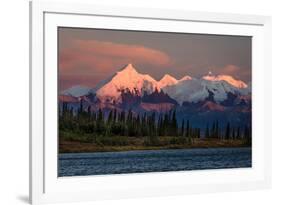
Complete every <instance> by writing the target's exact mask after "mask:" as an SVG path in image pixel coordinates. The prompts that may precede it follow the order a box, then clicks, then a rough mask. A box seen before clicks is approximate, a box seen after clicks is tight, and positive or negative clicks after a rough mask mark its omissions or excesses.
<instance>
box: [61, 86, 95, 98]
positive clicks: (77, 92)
mask: <svg viewBox="0 0 281 205" xmlns="http://www.w3.org/2000/svg"><path fill="white" fill-rule="evenodd" d="M90 90H91V88H88V87H86V86H80V85H76V86H73V87H71V88H69V89H66V90H64V91H62V92H61V93H60V94H61V95H68V96H73V97H80V96H84V95H87V94H88V93H89V92H90Z"/></svg>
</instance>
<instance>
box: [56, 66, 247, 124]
mask: <svg viewBox="0 0 281 205" xmlns="http://www.w3.org/2000/svg"><path fill="white" fill-rule="evenodd" d="M59 101H60V103H63V102H67V103H68V104H69V106H71V107H73V108H74V109H77V108H78V107H79V105H80V103H81V102H83V106H84V109H88V108H90V109H91V110H93V111H95V110H97V109H102V110H105V111H106V110H112V109H117V110H120V111H121V110H129V109H131V110H133V111H134V112H136V113H141V112H157V113H161V112H167V111H170V110H172V109H176V110H177V112H178V113H179V115H178V116H179V118H186V117H187V118H193V120H194V121H198V123H199V124H200V123H201V122H203V121H204V119H203V118H206V117H207V118H214V119H222V120H225V119H224V118H227V119H226V120H231V121H235V122H236V124H237V123H240V122H243V121H245V120H248V119H250V117H251V85H250V84H246V83H245V82H243V81H242V80H238V79H235V78H234V77H232V76H230V75H217V76H215V75H212V74H211V73H209V74H207V75H205V76H203V77H201V78H193V77H191V76H189V75H186V76H184V77H182V78H181V79H176V78H174V77H173V76H171V75H169V74H165V75H164V76H163V78H162V79H160V80H159V81H157V80H155V79H154V78H153V77H151V76H150V75H148V74H142V73H139V72H138V71H137V69H136V68H135V67H134V66H133V65H132V64H128V65H126V66H125V67H124V68H122V69H121V70H119V71H118V72H116V73H115V74H113V75H112V76H110V77H108V78H107V79H105V80H103V81H101V82H100V83H98V84H97V85H96V86H95V87H94V88H89V87H85V86H80V85H76V86H74V87H71V88H69V89H67V90H64V91H62V92H61V93H60V95H59ZM230 117H231V119H230ZM243 123H244V122H243Z"/></svg>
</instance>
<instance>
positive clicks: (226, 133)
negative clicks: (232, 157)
mask: <svg viewBox="0 0 281 205" xmlns="http://www.w3.org/2000/svg"><path fill="white" fill-rule="evenodd" d="M229 138H230V124H229V122H228V123H227V125H226V129H225V139H227V140H229Z"/></svg>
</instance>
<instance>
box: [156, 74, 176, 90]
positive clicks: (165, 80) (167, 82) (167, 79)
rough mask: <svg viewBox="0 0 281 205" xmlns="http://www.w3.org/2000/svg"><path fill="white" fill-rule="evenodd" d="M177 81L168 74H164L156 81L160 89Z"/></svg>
mask: <svg viewBox="0 0 281 205" xmlns="http://www.w3.org/2000/svg"><path fill="white" fill-rule="evenodd" d="M178 82H179V81H178V80H177V79H176V78H174V77H173V76H171V75H169V74H165V75H164V76H163V78H161V80H159V81H158V87H159V88H160V89H162V88H164V87H166V86H171V85H175V84H177V83H178Z"/></svg>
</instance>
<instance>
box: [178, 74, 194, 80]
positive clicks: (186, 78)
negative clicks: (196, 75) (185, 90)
mask: <svg viewBox="0 0 281 205" xmlns="http://www.w3.org/2000/svg"><path fill="white" fill-rule="evenodd" d="M184 80H192V77H190V76H189V75H186V76H183V77H182V78H181V79H180V80H178V82H181V81H184Z"/></svg>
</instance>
